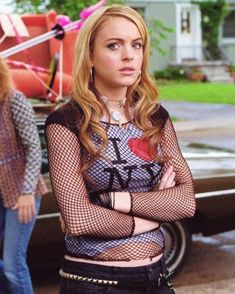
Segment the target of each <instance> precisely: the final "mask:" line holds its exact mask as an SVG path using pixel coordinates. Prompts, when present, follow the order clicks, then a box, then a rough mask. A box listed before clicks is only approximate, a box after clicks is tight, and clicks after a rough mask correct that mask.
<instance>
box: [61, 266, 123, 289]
mask: <svg viewBox="0 0 235 294" xmlns="http://www.w3.org/2000/svg"><path fill="white" fill-rule="evenodd" d="M59 274H60V276H61V277H62V278H65V279H70V280H76V281H80V282H87V283H92V284H99V285H109V286H117V284H118V281H110V280H101V279H94V278H88V277H83V276H78V275H74V274H69V273H66V272H64V271H63V270H62V269H60V271H59Z"/></svg>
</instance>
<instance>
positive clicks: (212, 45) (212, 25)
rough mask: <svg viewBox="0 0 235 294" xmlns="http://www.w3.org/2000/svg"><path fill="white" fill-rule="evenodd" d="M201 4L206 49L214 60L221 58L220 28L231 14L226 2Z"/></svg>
mask: <svg viewBox="0 0 235 294" xmlns="http://www.w3.org/2000/svg"><path fill="white" fill-rule="evenodd" d="M196 3H198V4H199V6H200V9H201V14H202V22H201V26H202V38H203V43H204V47H205V49H206V50H207V51H209V53H210V55H211V57H212V58H213V59H218V58H220V57H221V56H220V55H221V54H220V49H219V46H218V44H219V28H220V25H221V23H222V22H223V20H224V18H225V17H226V15H227V14H228V12H229V6H228V3H227V2H226V0H208V1H202V2H201V1H200V2H197V1H196Z"/></svg>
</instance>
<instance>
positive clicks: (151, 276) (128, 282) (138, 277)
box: [59, 259, 174, 294]
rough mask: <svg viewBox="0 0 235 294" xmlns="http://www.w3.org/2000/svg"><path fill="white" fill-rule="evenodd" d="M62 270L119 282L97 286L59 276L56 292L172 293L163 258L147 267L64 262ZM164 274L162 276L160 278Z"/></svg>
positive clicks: (77, 293)
mask: <svg viewBox="0 0 235 294" xmlns="http://www.w3.org/2000/svg"><path fill="white" fill-rule="evenodd" d="M62 269H63V271H64V272H65V273H69V274H73V275H77V276H82V277H87V278H92V279H101V280H108V281H114V280H115V281H118V285H116V286H115V285H112V286H110V285H99V284H96V283H92V282H82V281H77V280H73V279H68V278H61V282H60V292H59V294H95V293H103V294H173V293H174V290H173V289H172V288H171V287H170V286H169V284H170V281H169V279H168V278H165V276H167V270H166V266H165V262H164V260H163V259H161V260H160V261H158V262H156V263H153V264H151V265H147V266H141V267H129V268H127V267H116V266H102V265H94V264H88V263H82V262H73V261H69V260H64V261H63V266H62ZM162 276H163V277H162Z"/></svg>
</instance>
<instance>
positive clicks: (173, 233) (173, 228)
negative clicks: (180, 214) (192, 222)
mask: <svg viewBox="0 0 235 294" xmlns="http://www.w3.org/2000/svg"><path fill="white" fill-rule="evenodd" d="M162 231H163V234H164V236H165V253H164V256H165V259H166V264H167V267H168V270H169V271H170V272H171V273H172V274H173V275H175V274H176V273H177V272H179V270H180V269H181V268H182V267H183V265H184V263H185V262H186V260H187V257H188V255H189V253H190V251H191V247H192V234H191V231H190V229H189V226H188V224H187V222H186V221H177V222H174V223H164V224H162Z"/></svg>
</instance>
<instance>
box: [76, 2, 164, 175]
mask: <svg viewBox="0 0 235 294" xmlns="http://www.w3.org/2000/svg"><path fill="white" fill-rule="evenodd" d="M113 17H124V18H126V19H128V20H130V21H131V22H133V23H134V24H135V25H136V26H137V28H138V30H139V32H140V35H141V37H142V40H143V63H142V67H141V76H140V77H139V78H138V79H137V80H136V81H135V83H134V84H133V85H132V86H130V87H128V89H127V100H126V104H125V112H126V114H127V116H128V108H129V107H130V106H131V107H134V109H135V111H134V123H135V125H136V126H137V127H139V128H140V129H141V130H142V131H143V132H144V135H143V138H142V139H143V140H148V141H149V151H150V154H151V156H152V158H153V159H159V157H158V156H157V154H156V146H157V143H158V141H159V134H160V130H159V128H158V126H157V125H154V120H153V122H152V120H151V116H152V115H153V114H154V113H155V112H156V111H157V109H158V106H159V105H158V99H157V97H158V93H157V89H156V86H155V84H154V82H153V81H152V79H151V77H150V76H149V74H148V61H149V52H150V40H149V34H148V30H147V27H146V25H145V23H144V20H143V19H142V17H141V16H140V14H139V13H137V12H136V11H135V10H133V9H132V8H130V7H128V6H123V5H112V6H106V7H102V8H100V9H98V10H97V11H96V12H94V13H93V14H92V15H91V16H90V17H89V18H88V19H87V20H86V21H85V23H84V25H83V27H82V28H81V30H80V32H79V35H78V38H77V42H76V46H75V58H74V65H73V77H74V81H73V89H72V95H73V100H74V102H75V104H76V103H77V104H78V105H79V106H80V107H79V108H80V110H81V112H82V117H81V119H80V123H79V131H80V141H81V143H82V147H83V150H84V149H85V150H84V151H85V152H82V167H83V168H82V169H83V170H87V168H89V166H90V165H91V163H92V162H93V160H94V159H95V158H96V157H97V156H100V154H101V152H102V150H103V149H104V148H105V147H106V145H107V142H108V138H107V133H106V130H105V129H104V128H103V127H102V126H101V124H100V119H101V117H102V114H103V109H104V107H106V105H104V103H103V101H102V100H101V99H100V97H99V95H98V94H97V92H96V89H95V88H94V85H93V80H92V75H91V71H90V70H91V69H90V62H89V60H90V52H91V51H92V48H93V44H94V41H95V38H96V34H97V32H98V31H99V29H100V27H101V25H102V24H103V23H104V22H105V21H107V20H109V19H110V18H113ZM91 133H96V134H97V135H98V136H99V138H100V142H101V143H100V146H99V148H97V147H96V146H95V145H94V144H93V142H92V139H91ZM87 155H89V156H87ZM88 158H89V159H88Z"/></svg>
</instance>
